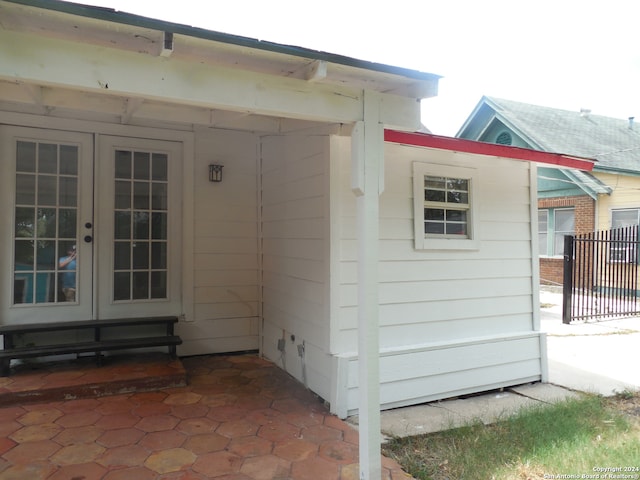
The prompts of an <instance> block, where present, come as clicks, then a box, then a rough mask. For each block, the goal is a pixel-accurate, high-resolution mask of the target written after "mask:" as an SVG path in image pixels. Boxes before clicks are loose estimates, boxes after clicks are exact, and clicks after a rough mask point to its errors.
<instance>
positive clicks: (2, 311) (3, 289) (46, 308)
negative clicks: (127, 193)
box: [0, 126, 93, 323]
mask: <svg viewBox="0 0 640 480" xmlns="http://www.w3.org/2000/svg"><path fill="white" fill-rule="evenodd" d="M18 140H24V141H27V142H44V143H54V144H66V145H76V146H77V147H78V172H77V178H78V179H79V184H78V192H77V195H78V197H77V198H78V205H77V208H78V210H77V219H76V221H77V225H76V248H77V252H78V261H77V273H76V278H77V279H78V280H79V279H82V284H81V285H77V288H76V301H75V302H61V301H60V302H57V303H41V304H15V305H14V303H13V302H14V300H13V291H14V258H15V257H14V254H15V252H14V247H15V245H14V235H15V233H14V228H15V212H16V208H15V207H16V197H15V188H16V144H17V141H18ZM0 153H1V155H2V158H3V159H4V160H3V162H4V165H3V171H2V175H1V176H0V202H1V204H2V205H3V206H4V208H5V215H3V216H2V218H0V225H1V226H2V230H3V231H4V232H6V234H5V235H0V252H2V254H1V255H0V305H1V306H0V316H1V317H2V319H3V322H4V323H27V322H33V321H34V318H35V319H37V321H52V322H53V321H59V320H81V319H90V318H92V316H93V310H92V308H93V305H92V296H93V291H92V289H93V287H92V285H93V280H92V270H93V245H92V244H91V243H85V242H83V241H82V238H83V237H84V236H85V235H91V234H92V233H91V230H92V225H93V218H92V214H93V193H92V190H93V137H92V135H90V134H86V133H77V132H70V131H60V130H45V129H38V128H29V127H18V126H0ZM80 199H86V201H80ZM87 224H89V225H91V227H89V228H86V227H85V225H87ZM54 255H55V257H56V258H57V257H58V252H55V253H54Z"/></svg>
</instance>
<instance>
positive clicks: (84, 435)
mask: <svg viewBox="0 0 640 480" xmlns="http://www.w3.org/2000/svg"><path fill="white" fill-rule="evenodd" d="M103 433H104V430H102V429H101V428H98V427H95V426H93V425H86V426H84V427H74V428H65V429H64V430H62V431H61V432H60V433H59V434H57V435H56V436H55V437H53V440H55V441H56V442H57V443H59V444H60V445H62V446H66V445H72V444H74V443H91V442H95V441H96V439H97V438H98V437H99V436H100V435H102V434H103Z"/></svg>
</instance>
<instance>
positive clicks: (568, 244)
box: [562, 235, 575, 324]
mask: <svg viewBox="0 0 640 480" xmlns="http://www.w3.org/2000/svg"><path fill="white" fill-rule="evenodd" d="M574 238H575V237H574V236H573V235H565V236H564V262H563V270H562V323H566V324H569V323H571V300H572V294H573V243H574Z"/></svg>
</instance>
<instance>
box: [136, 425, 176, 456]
mask: <svg viewBox="0 0 640 480" xmlns="http://www.w3.org/2000/svg"><path fill="white" fill-rule="evenodd" d="M186 439H187V436H186V435H184V434H183V433H180V432H177V431H175V430H164V431H162V432H152V433H147V434H146V435H144V438H143V439H142V440H140V442H138V443H139V444H140V445H142V446H143V447H145V448H147V449H149V450H151V451H154V452H157V451H160V450H167V449H170V448H179V447H182V446H183V444H184V442H185V441H186Z"/></svg>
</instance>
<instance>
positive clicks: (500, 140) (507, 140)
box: [496, 132, 513, 145]
mask: <svg viewBox="0 0 640 480" xmlns="http://www.w3.org/2000/svg"><path fill="white" fill-rule="evenodd" d="M496 143H497V144H498V145H511V144H512V143H513V138H511V134H510V133H509V132H501V133H500V134H499V135H498V136H497V137H496Z"/></svg>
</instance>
